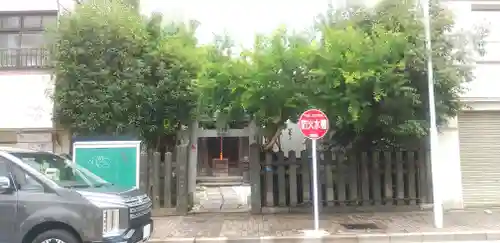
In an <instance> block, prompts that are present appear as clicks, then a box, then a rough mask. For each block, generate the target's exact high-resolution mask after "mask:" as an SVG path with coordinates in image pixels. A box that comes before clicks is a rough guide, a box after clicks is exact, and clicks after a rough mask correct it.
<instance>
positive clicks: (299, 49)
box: [198, 28, 310, 150]
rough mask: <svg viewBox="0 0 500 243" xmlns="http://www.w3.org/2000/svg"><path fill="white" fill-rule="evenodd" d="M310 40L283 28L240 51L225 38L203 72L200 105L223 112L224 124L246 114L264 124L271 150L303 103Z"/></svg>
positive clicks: (267, 147) (200, 84) (200, 77)
mask: <svg viewBox="0 0 500 243" xmlns="http://www.w3.org/2000/svg"><path fill="white" fill-rule="evenodd" d="M309 41H310V39H307V38H305V37H304V36H301V35H298V34H297V35H295V34H293V35H292V34H288V33H287V31H286V29H284V28H282V29H278V30H277V31H276V32H274V33H273V34H272V35H270V36H264V35H260V36H257V37H256V40H255V43H254V46H253V49H252V50H245V51H243V52H242V53H241V54H240V55H235V54H234V53H231V52H230V51H229V50H231V48H230V47H231V45H228V43H227V41H221V42H220V43H223V44H222V45H217V46H216V48H214V50H216V51H215V52H214V53H215V56H216V57H217V58H213V59H211V60H208V62H207V63H206V65H205V67H204V69H203V72H202V73H200V76H199V79H198V92H199V93H200V94H201V95H200V98H201V100H202V101H201V102H200V104H207V103H209V104H211V106H212V107H214V108H215V109H216V110H217V111H218V112H219V116H218V119H225V120H226V122H230V121H233V120H238V119H241V118H242V117H245V116H244V115H243V114H246V116H247V117H248V118H249V119H253V120H255V121H256V122H257V124H258V125H259V126H260V127H261V128H262V135H263V136H264V137H265V138H266V141H265V144H264V146H263V148H264V149H266V150H267V149H271V148H272V145H273V144H274V143H275V142H276V141H277V139H278V137H279V135H280V134H281V131H282V130H283V129H284V125H285V122H286V121H287V120H289V119H292V120H293V119H297V116H298V115H299V112H300V111H301V110H302V108H303V107H305V101H304V95H302V91H303V86H304V85H305V82H306V80H307V78H306V70H305V69H306V68H307V65H306V64H307V62H308V58H307V55H309V53H310V45H309V44H308V43H309ZM208 106H210V105H208ZM242 113H243V114H242ZM221 117H223V118H221Z"/></svg>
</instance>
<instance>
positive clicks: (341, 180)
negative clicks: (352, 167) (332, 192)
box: [335, 152, 346, 206]
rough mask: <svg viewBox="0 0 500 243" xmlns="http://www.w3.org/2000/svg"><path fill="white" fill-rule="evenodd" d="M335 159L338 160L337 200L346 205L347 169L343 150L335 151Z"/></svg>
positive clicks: (336, 175) (336, 176) (336, 177)
mask: <svg viewBox="0 0 500 243" xmlns="http://www.w3.org/2000/svg"><path fill="white" fill-rule="evenodd" d="M335 159H336V162H337V170H336V171H337V173H336V174H335V179H336V180H335V182H336V183H335V184H336V189H337V200H338V201H339V203H340V205H341V206H343V205H345V202H346V196H345V175H344V173H345V170H344V154H343V153H342V152H337V153H335Z"/></svg>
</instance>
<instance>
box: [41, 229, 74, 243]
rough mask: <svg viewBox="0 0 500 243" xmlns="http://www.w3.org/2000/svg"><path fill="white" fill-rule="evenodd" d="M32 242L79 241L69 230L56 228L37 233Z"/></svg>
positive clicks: (72, 242)
mask: <svg viewBox="0 0 500 243" xmlns="http://www.w3.org/2000/svg"><path fill="white" fill-rule="evenodd" d="M33 243H79V241H78V240H77V239H76V237H75V236H74V235H73V234H71V233H70V232H68V231H65V230H59V229H57V230H48V231H45V232H43V233H41V234H39V235H37V236H36V237H35V239H34V240H33Z"/></svg>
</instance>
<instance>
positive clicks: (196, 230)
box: [153, 210, 500, 241]
mask: <svg viewBox="0 0 500 243" xmlns="http://www.w3.org/2000/svg"><path fill="white" fill-rule="evenodd" d="M432 222H433V221H432V212H423V211H422V212H411V213H371V214H334V215H321V220H320V227H321V228H323V229H324V230H326V231H327V232H329V233H330V234H331V235H344V236H345V235H351V236H352V235H357V234H373V235H376V234H401V233H402V234H412V233H421V232H425V233H431V234H432V233H440V232H441V233H443V232H459V233H464V232H465V233H467V232H485V231H498V232H500V210H499V211H494V210H493V211H483V210H478V211H461V212H449V213H446V215H445V218H444V222H445V224H444V225H445V227H444V228H443V229H436V228H434V227H433V224H432ZM352 223H363V224H366V223H373V224H375V225H376V226H377V227H379V229H374V230H349V229H347V228H345V227H344V226H342V224H352ZM311 227H312V220H311V216H310V215H307V214H276V215H251V214H248V213H230V214H224V213H219V214H210V213H207V214H196V215H190V216H184V217H179V216H174V217H165V218H155V232H154V235H153V239H155V240H159V241H161V240H168V239H172V237H181V238H183V237H184V238H185V237H188V238H189V237H191V238H194V237H197V238H199V237H228V238H238V237H262V236H281V237H293V236H300V235H301V234H302V230H304V229H311ZM481 234H482V235H481V237H483V236H484V237H485V238H486V236H485V234H484V233H481ZM498 237H499V238H498V239H500V233H498Z"/></svg>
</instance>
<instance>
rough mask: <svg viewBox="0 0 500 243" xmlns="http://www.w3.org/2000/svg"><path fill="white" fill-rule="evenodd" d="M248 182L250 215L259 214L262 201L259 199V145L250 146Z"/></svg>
mask: <svg viewBox="0 0 500 243" xmlns="http://www.w3.org/2000/svg"><path fill="white" fill-rule="evenodd" d="M249 163H250V182H251V183H252V185H251V188H250V190H251V194H250V196H251V200H250V201H251V202H250V203H251V207H252V213H261V208H262V199H261V191H260V190H261V187H260V178H261V174H260V172H261V161H260V145H259V144H256V143H254V144H252V145H250V162H249Z"/></svg>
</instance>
